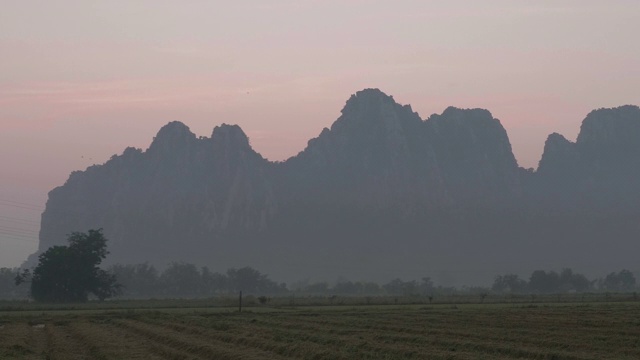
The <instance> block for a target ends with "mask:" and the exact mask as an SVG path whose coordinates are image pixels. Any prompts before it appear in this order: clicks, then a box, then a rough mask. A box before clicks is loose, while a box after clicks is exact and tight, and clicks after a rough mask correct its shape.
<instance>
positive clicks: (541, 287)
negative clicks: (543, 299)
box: [529, 270, 560, 294]
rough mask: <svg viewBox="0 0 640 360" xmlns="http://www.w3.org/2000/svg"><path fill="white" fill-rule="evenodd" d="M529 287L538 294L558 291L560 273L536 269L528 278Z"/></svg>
mask: <svg viewBox="0 0 640 360" xmlns="http://www.w3.org/2000/svg"><path fill="white" fill-rule="evenodd" d="M529 289H530V290H531V291H533V292H534V293H540V294H552V293H556V292H558V291H560V275H558V273H557V272H555V271H549V272H548V273H547V272H545V271H543V270H536V271H534V272H533V273H532V274H531V277H530V278H529Z"/></svg>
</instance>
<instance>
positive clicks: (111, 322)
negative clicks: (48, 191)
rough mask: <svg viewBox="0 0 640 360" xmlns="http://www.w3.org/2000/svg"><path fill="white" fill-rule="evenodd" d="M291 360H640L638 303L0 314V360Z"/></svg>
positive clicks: (178, 309)
mask: <svg viewBox="0 0 640 360" xmlns="http://www.w3.org/2000/svg"><path fill="white" fill-rule="evenodd" d="M141 304H144V303H143V302H142V303H141ZM292 358H294V359H640V303H638V302H617V303H603V302H599V303H573V304H571V303H569V304H567V303H564V304H555V305H554V304H535V305H534V304H529V305H527V304H476V305H471V304H458V305H445V304H438V305H370V306H366V305H361V306H344V305H343V306H321V307H297V308H286V307H280V308H271V307H258V306H256V307H250V308H247V309H244V310H243V312H242V313H238V312H237V309H235V308H228V307H212V308H189V307H187V308H180V307H174V308H163V309H159V308H156V309H153V308H152V309H149V308H144V306H140V307H139V308H135V309H134V308H130V309H113V308H112V309H100V307H99V306H93V307H91V308H89V309H57V310H40V309H38V310H28V309H24V308H23V309H18V310H3V311H0V359H52V360H54V359H65V360H66V359H292Z"/></svg>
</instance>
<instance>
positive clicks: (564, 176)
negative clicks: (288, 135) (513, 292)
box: [27, 89, 640, 284]
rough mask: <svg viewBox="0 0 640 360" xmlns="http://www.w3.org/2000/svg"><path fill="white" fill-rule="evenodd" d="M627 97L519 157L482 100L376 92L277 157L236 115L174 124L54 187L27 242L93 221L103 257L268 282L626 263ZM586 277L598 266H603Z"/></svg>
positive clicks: (630, 205) (630, 116)
mask: <svg viewBox="0 0 640 360" xmlns="http://www.w3.org/2000/svg"><path fill="white" fill-rule="evenodd" d="M638 215H640V109H639V108H638V107H637V106H630V105H627V106H622V107H618V108H614V109H599V110H595V111H593V112H591V113H590V114H589V115H588V116H587V117H586V119H585V120H584V122H583V124H582V127H581V130H580V134H579V136H578V138H577V141H576V142H575V143H574V142H571V141H568V140H567V139H565V138H564V137H563V136H562V135H559V134H551V135H550V136H549V138H548V139H547V141H546V143H545V148H544V154H543V156H542V159H541V160H540V164H539V167H538V170H537V171H530V170H525V169H523V168H521V167H519V166H518V164H517V162H516V159H515V157H514V155H513V152H512V149H511V144H510V143H509V139H508V136H507V133H506V131H505V129H504V128H503V127H502V125H501V124H500V121H499V120H497V119H495V118H494V117H493V116H492V115H491V113H490V112H489V111H487V110H483V109H458V108H454V107H449V108H447V109H446V110H445V111H444V112H443V113H442V114H439V115H438V114H434V115H431V116H430V117H429V118H427V119H426V120H423V119H421V118H420V116H419V115H418V114H417V113H415V112H414V111H413V110H412V109H411V107H410V106H408V105H400V104H398V103H397V102H396V101H395V100H394V99H393V97H391V96H388V95H386V94H384V93H383V92H381V91H380V90H377V89H365V90H362V91H359V92H357V93H356V94H354V95H352V96H351V97H350V99H349V100H348V101H347V102H346V104H345V106H344V108H343V109H342V114H341V116H340V117H339V118H338V119H337V120H336V121H335V122H334V123H333V124H332V125H331V127H330V128H325V129H323V130H322V132H321V133H320V134H319V135H318V137H316V138H314V139H311V140H310V141H309V142H308V145H307V147H306V148H305V149H304V150H303V151H301V152H300V153H299V154H297V155H296V156H293V157H291V158H290V159H288V160H286V161H284V162H270V161H267V160H265V159H264V158H263V157H262V156H261V155H260V154H258V153H257V152H255V151H254V150H253V149H252V148H251V146H250V143H249V139H248V138H247V136H246V135H245V134H244V132H243V131H242V130H241V129H240V127H238V126H235V125H225V124H223V125H221V126H217V127H216V128H215V129H214V130H213V133H212V134H211V137H208V138H207V137H200V138H198V137H196V136H195V135H194V134H193V133H192V132H191V131H190V130H189V128H188V127H187V126H186V125H184V124H182V123H180V122H177V121H174V122H171V123H169V124H167V125H165V126H164V127H162V128H161V129H160V131H159V132H158V134H157V136H156V137H155V138H154V140H153V142H152V143H151V145H150V146H149V148H148V149H147V150H146V151H143V150H140V149H133V148H127V149H125V151H124V152H123V153H122V154H121V155H114V156H113V157H112V158H111V159H110V160H109V161H107V162H106V163H105V164H103V165H96V166H92V167H89V168H87V169H86V170H85V171H77V172H74V173H72V174H71V175H70V177H69V179H68V180H67V182H66V183H65V184H64V185H63V186H60V187H58V188H55V189H53V190H52V191H51V192H50V193H49V200H48V202H47V206H46V210H45V211H44V213H43V215H42V227H41V232H40V246H39V250H38V252H37V253H36V254H33V255H32V256H31V257H30V259H29V260H28V261H27V264H34V263H35V259H36V258H37V254H38V253H40V252H42V251H44V250H46V249H47V248H48V247H50V246H52V245H56V244H62V243H64V241H65V239H66V234H69V233H70V232H73V231H85V230H87V229H91V228H103V229H104V233H105V235H106V236H107V238H109V239H110V243H109V250H110V251H111V255H110V258H109V260H110V261H111V262H112V263H140V262H150V263H153V264H156V265H158V266H160V267H162V266H164V265H166V264H167V263H169V262H171V261H187V262H193V263H197V264H202V265H208V266H210V267H212V268H215V269H225V268H228V267H233V266H243V265H251V266H254V267H257V268H260V269H261V270H263V271H266V272H268V273H269V274H271V275H272V276H273V277H274V278H280V279H284V280H289V281H291V280H298V279H301V278H316V279H328V280H331V279H335V278H336V277H338V276H348V277H351V278H354V279H372V280H388V279H391V278H394V277H398V276H400V277H409V278H419V277H422V276H432V277H434V278H435V279H437V280H439V281H440V282H441V283H445V284H446V283H450V284H460V283H473V282H484V283H486V282H487V281H490V280H491V279H492V277H493V276H495V275H496V274H498V273H503V272H518V271H520V272H523V273H524V272H527V271H531V270H535V269H538V268H560V267H575V268H579V269H584V270H585V272H586V273H589V271H591V272H594V273H595V272H599V271H610V270H612V269H616V268H621V267H631V268H633V266H635V258H634V257H633V255H632V254H634V253H635V252H636V251H637V250H638V249H639V248H640V244H638V242H637V234H638V233H639V231H640V226H639V225H638V221H637V218H638ZM598 274H599V273H598Z"/></svg>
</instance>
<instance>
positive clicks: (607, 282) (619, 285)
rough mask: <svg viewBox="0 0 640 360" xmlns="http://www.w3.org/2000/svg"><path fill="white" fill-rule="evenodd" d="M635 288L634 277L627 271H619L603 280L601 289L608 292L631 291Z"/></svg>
mask: <svg viewBox="0 0 640 360" xmlns="http://www.w3.org/2000/svg"><path fill="white" fill-rule="evenodd" d="M635 286H636V277H635V276H633V273H632V272H631V271H629V270H626V269H625V270H621V271H620V272H619V273H615V272H613V273H611V274H609V275H607V277H606V278H605V279H604V282H603V287H604V289H605V290H609V291H619V292H625V291H631V290H633V288H634V287H635Z"/></svg>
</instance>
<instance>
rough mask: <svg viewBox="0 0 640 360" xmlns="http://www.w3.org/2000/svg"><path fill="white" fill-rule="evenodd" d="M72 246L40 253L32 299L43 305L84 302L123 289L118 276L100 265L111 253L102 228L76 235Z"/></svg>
mask: <svg viewBox="0 0 640 360" xmlns="http://www.w3.org/2000/svg"><path fill="white" fill-rule="evenodd" d="M68 241H69V245H67V246H53V247H51V248H49V249H48V250H47V251H45V252H44V253H42V254H40V256H39V258H38V259H39V262H38V265H37V266H36V267H35V269H34V270H33V277H32V279H31V296H32V297H33V299H34V300H36V301H44V302H85V301H87V300H88V298H89V295H90V294H93V295H95V296H96V297H97V298H99V299H100V300H104V299H106V298H109V297H111V296H114V295H116V294H117V293H118V291H119V290H120V285H119V284H118V283H117V281H116V277H115V275H113V274H110V273H108V272H106V271H104V270H102V269H100V268H99V267H98V266H99V265H100V263H101V262H102V260H104V258H105V257H106V256H107V254H109V252H108V251H107V239H106V238H105V237H104V235H103V234H102V229H98V230H89V231H88V232H87V233H79V232H76V233H73V234H71V235H70V236H69V238H68Z"/></svg>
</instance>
